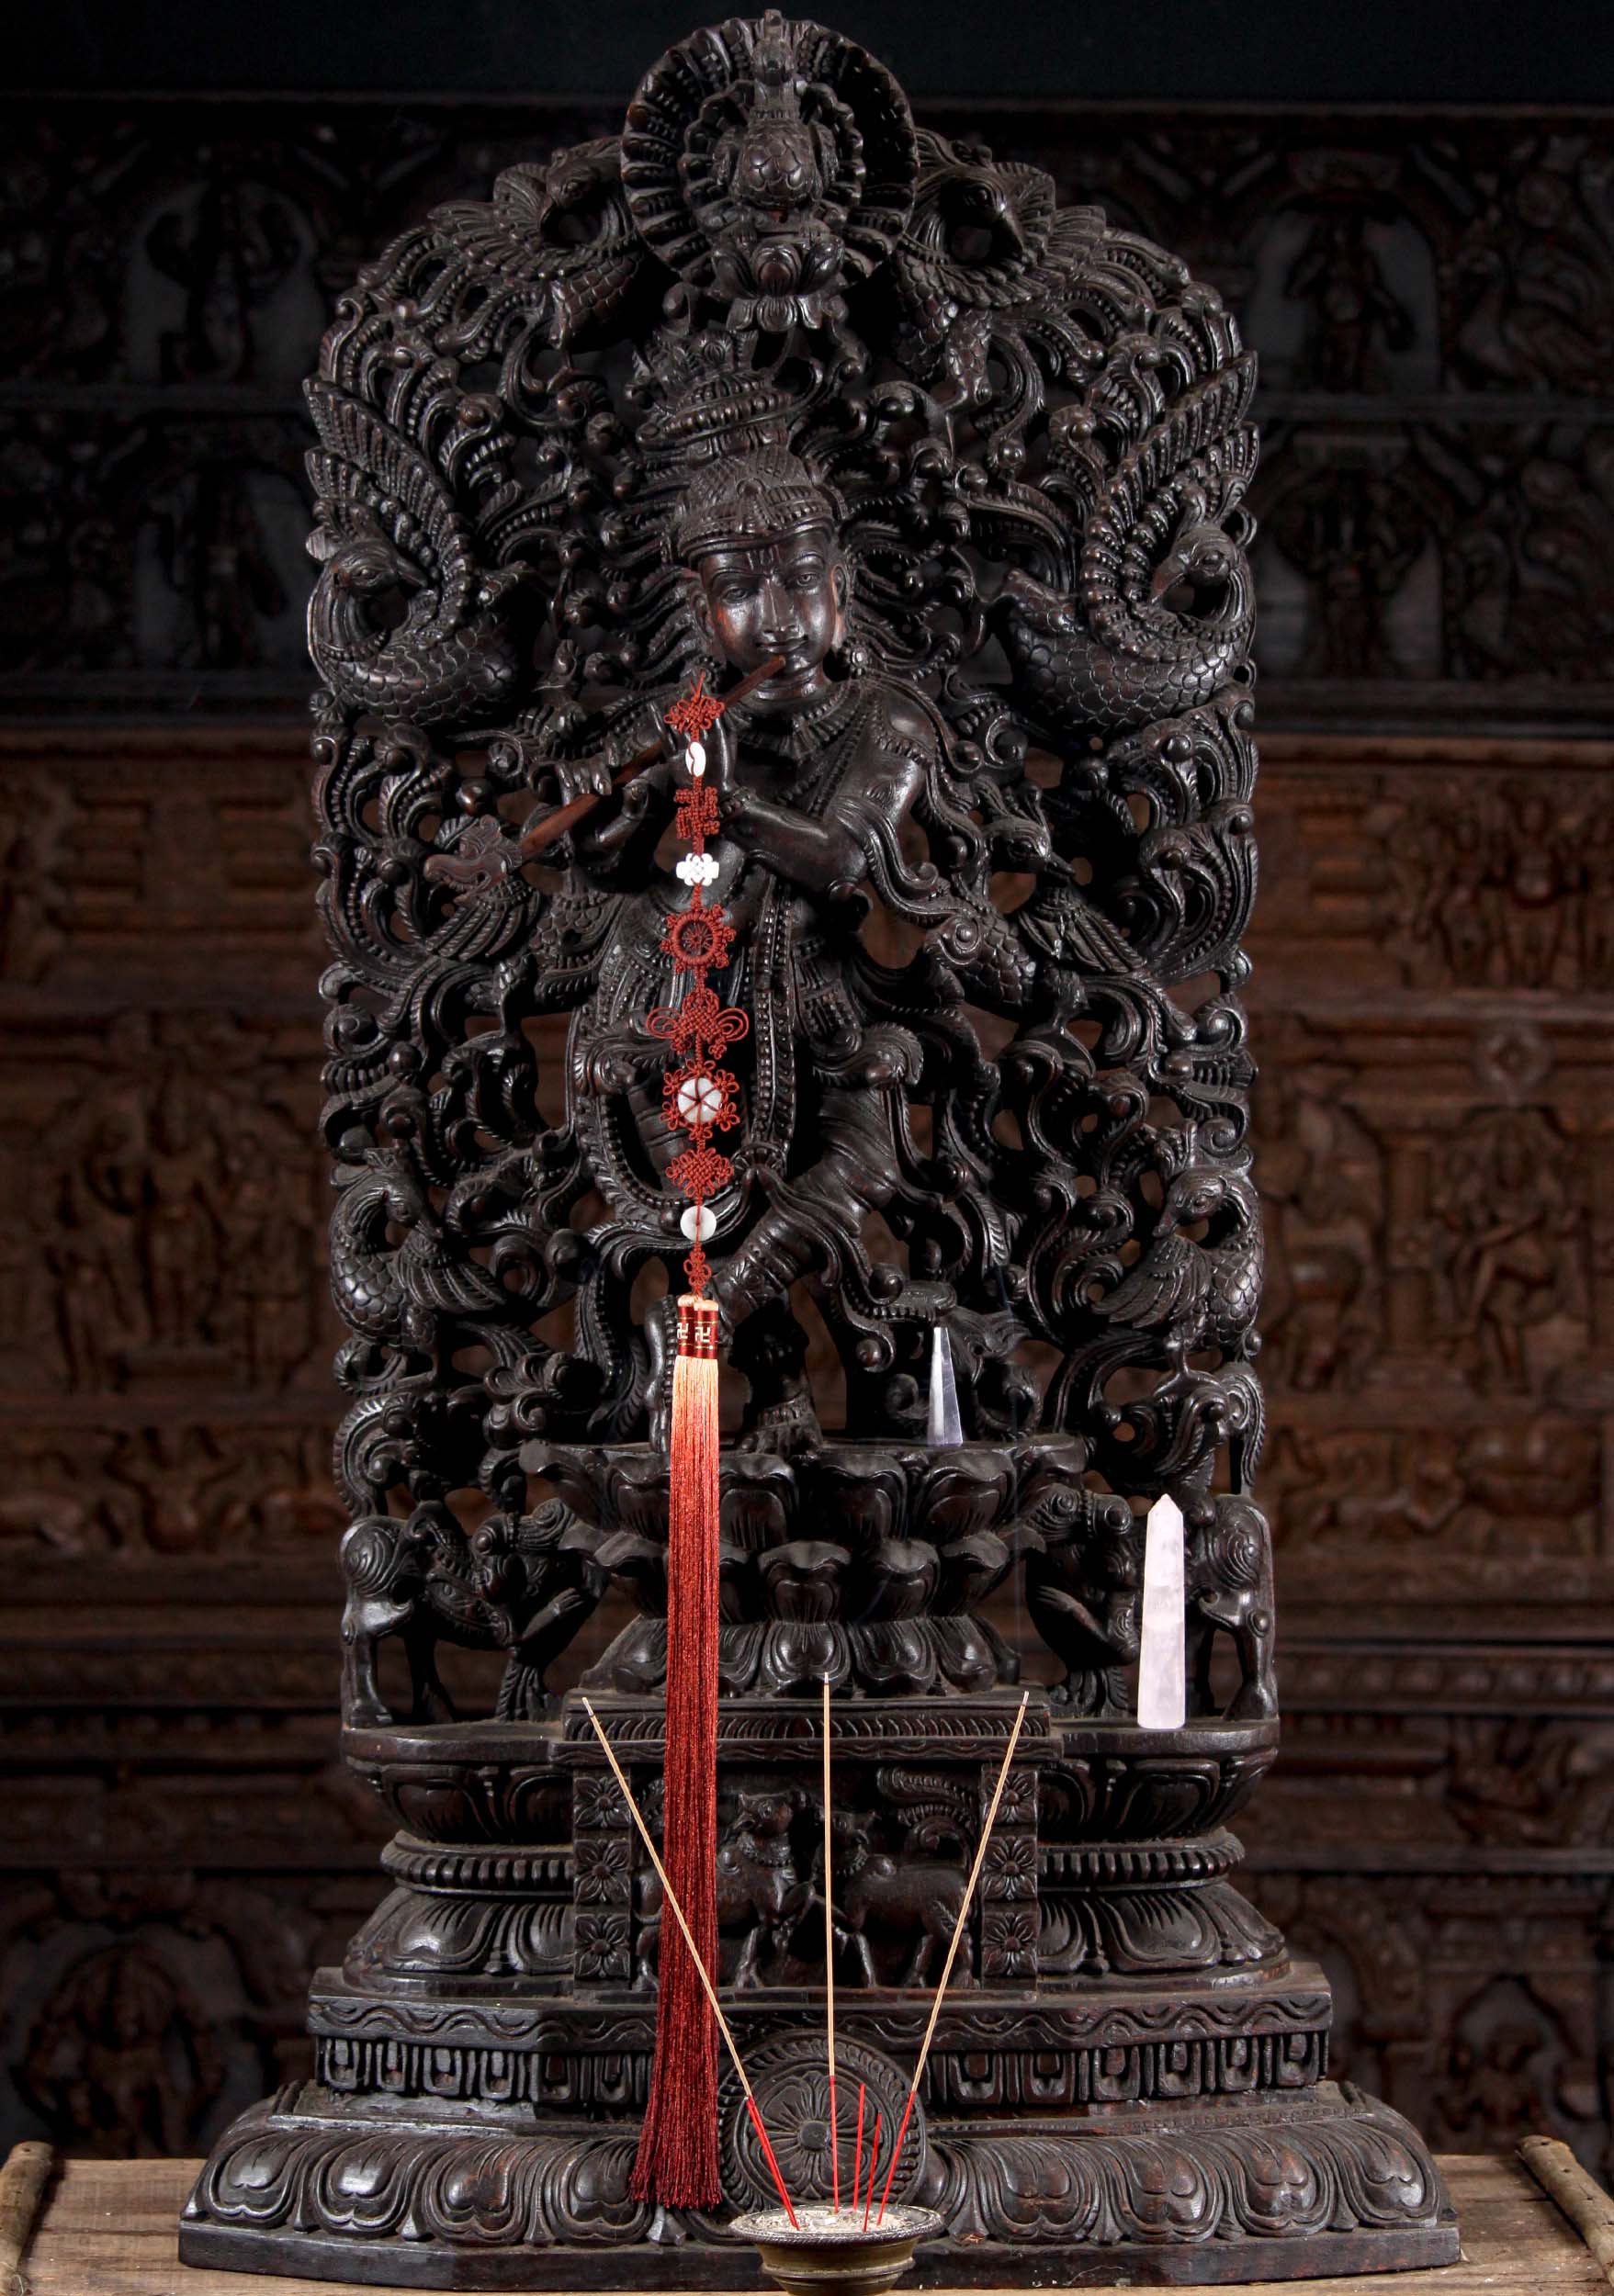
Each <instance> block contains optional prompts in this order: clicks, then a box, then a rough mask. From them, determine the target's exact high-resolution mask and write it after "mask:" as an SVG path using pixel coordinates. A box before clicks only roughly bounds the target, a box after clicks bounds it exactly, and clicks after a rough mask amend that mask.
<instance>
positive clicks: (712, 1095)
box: [678, 1075, 723, 1124]
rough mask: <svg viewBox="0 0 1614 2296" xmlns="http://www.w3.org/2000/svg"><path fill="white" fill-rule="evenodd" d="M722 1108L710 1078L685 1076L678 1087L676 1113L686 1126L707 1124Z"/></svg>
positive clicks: (715, 1087) (714, 1085) (720, 1095)
mask: <svg viewBox="0 0 1614 2296" xmlns="http://www.w3.org/2000/svg"><path fill="white" fill-rule="evenodd" d="M722 1106H723V1095H722V1093H721V1092H720V1091H719V1090H718V1088H717V1085H716V1084H715V1083H714V1082H713V1080H712V1078H711V1077H710V1076H701V1075H697V1076H686V1077H685V1078H684V1080H683V1083H682V1084H681V1085H680V1086H679V1087H678V1113H679V1115H680V1116H682V1117H683V1120H684V1122H685V1123H686V1124H709V1123H710V1122H711V1120H712V1119H713V1118H714V1117H715V1116H716V1115H717V1111H718V1110H719V1109H721V1107H722Z"/></svg>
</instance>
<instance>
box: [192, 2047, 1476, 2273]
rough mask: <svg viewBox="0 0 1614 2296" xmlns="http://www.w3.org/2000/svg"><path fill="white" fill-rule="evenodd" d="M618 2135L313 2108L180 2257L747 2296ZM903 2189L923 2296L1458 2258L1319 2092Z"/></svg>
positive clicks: (268, 2121)
mask: <svg viewBox="0 0 1614 2296" xmlns="http://www.w3.org/2000/svg"><path fill="white" fill-rule="evenodd" d="M779 2046H780V2050H781V2054H780V2056H779V2060H778V2062H777V2064H776V2065H773V2066H766V2067H764V2068H763V2079H764V2080H768V2078H769V2075H770V2074H772V2075H773V2079H772V2080H771V2081H770V2082H769V2086H770V2088H771V2090H772V2097H771V2102H772V2107H773V2110H771V2111H770V2114H769V2117H770V2119H771V2121H772V2122H773V2130H774V2133H775V2135H776V2136H777V2137H778V2139H779V2140H780V2143H779V2149H780V2153H781V2155H782V2157H783V2160H784V2167H785V2173H786V2176H787V2178H789V2179H790V2180H791V2181H792V2183H793V2184H794V2186H795V2189H796V2192H797V2193H798V2194H805V2193H806V2192H807V2191H808V2190H812V2189H817V2187H816V2183H814V2182H809V2178H811V2177H812V2175H813V2168H814V2163H815V2159H816V2158H817V2157H818V2155H821V2151H822V2137H823V2133H822V2131H821V2130H819V2129H817V2128H816V2126H815V2124H814V2122H813V2121H812V2119H811V2117H810V2113H809V2114H803V2113H802V2112H801V2110H800V2108H801V2105H802V2104H803V2103H805V2102H807V2092H806V2090H805V2088H803V2086H802V2083H801V2075H802V2070H803V2064H804V2061H803V2060H801V2059H799V2057H798V2056H797V2055H796V2044H795V2043H792V2042H782V2043H780V2044H779ZM785 2052H788V2053H789V2054H788V2055H787V2054H784V2053H785ZM871 2054H872V2053H871ZM759 2086H761V2084H759ZM793 2096H795V2097H796V2099H797V2100H798V2111H797V2117H796V2119H795V2120H791V2119H789V2118H787V2115H786V2106H787V2104H788V2101H789V2099H791V2098H792V2097H793ZM721 2112H722V2122H723V2137H722V2159H723V2181H724V2189H725V2193H726V2195H727V2196H728V2200H731V2201H732V2200H739V2203H740V2205H742V2206H745V2205H750V2204H751V2203H753V2202H754V2200H756V2199H757V2197H759V2185H760V2163H759V2162H758V2161H756V2160H755V2159H754V2158H752V2157H751V2148H750V2145H749V2143H748V2141H747V2140H748V2133H749V2124H748V2123H747V2122H746V2121H745V2118H744V2115H743V2113H742V2112H741V2111H740V2110H739V2099H738V2098H737V2097H730V2098H726V2099H725V2100H724V2105H723V2107H722V2108H721ZM636 2135H637V2128H636V2127H635V2126H634V2125H633V2124H632V2123H629V2122H619V2123H617V2124H616V2125H615V2126H612V2125H611V2124H610V2123H608V2122H598V2121H596V2122H593V2123H592V2124H591V2123H587V2122H582V2121H581V2119H577V2120H573V2121H572V2122H570V2125H568V2124H567V2123H566V2122H560V2121H558V2120H557V2121H550V2120H547V2119H546V2120H544V2121H541V2122H538V2123H537V2124H536V2125H535V2124H534V2123H533V2122H531V2121H530V2120H528V2121H527V2122H526V2125H525V2127H523V2126H522V2125H520V2122H519V2120H518V2119H517V2118H516V2117H514V2116H512V2117H511V2118H510V2119H508V2120H506V2121H505V2122H503V2123H502V2125H500V2124H498V2123H496V2122H493V2121H492V2120H491V2117H490V2116H487V2115H486V2114H484V2115H482V2116H480V2118H479V2119H477V2120H475V2121H473V2120H471V2119H469V2118H468V2117H467V2116H466V2114H465V2111H464V2109H463V2108H460V2109H459V2110H458V2111H456V2109H454V2108H452V2107H446V2108H444V2109H443V2110H442V2113H441V2116H440V2117H439V2116H436V2115H430V2114H428V2113H426V2112H425V2111H423V2110H422V2108H421V2106H420V2105H419V2104H418V2103H417V2104H416V2105H414V2106H413V2107H412V2108H410V2109H405V2110H400V2109H398V2108H397V2107H396V2106H394V2107H392V2108H391V2109H389V2107H388V2106H387V2105H386V2104H385V2103H384V2102H382V2101H381V2100H378V2099H369V2100H365V2101H364V2102H363V2103H358V2104H356V2103H354V2102H351V2101H346V2100H343V2099H337V2098H334V2097H333V2096H332V2095H331V2094H330V2093H329V2092H328V2091H326V2090H323V2089H321V2088H318V2087H317V2086H316V2085H314V2084H309V2085H308V2086H307V2087H305V2088H294V2089H292V2090H288V2091H287V2092H285V2093H284V2094H283V2095H282V2096H281V2097H280V2098H279V2099H277V2100H276V2101H275V2103H274V2104H272V2105H268V2106H257V2107H254V2109H253V2110H251V2111H250V2112H247V2113H245V2114H243V2117H242V2119H241V2120H240V2121H238V2122H236V2123H235V2126H234V2127H233V2128H232V2129H231V2131H230V2132H229V2133H227V2135H226V2136H225V2137H224V2139H223V2140H222V2142H221V2143H220V2145H219V2146H218V2148H217V2149H216V2150H215V2152H214V2155H213V2156H212V2158H211V2160H210V2161H209V2163H208V2166H207V2167H206V2168H205V2169H204V2170H203V2172H202V2175H201V2177H200V2178H199V2179H198V2184H197V2188H196V2190H195V2191H194V2192H193V2194H192V2195H191V2198H190V2200H189V2201H188V2203H187V2204H186V2213H185V2218H184V2222H183V2223H182V2226H181V2231H180V2255H181V2257H183V2258H184V2259H185V2261H186V2262H187V2263H194V2264H205V2265H211V2266H214V2267H219V2268H224V2269H227V2270H240V2271H257V2272H264V2271H271V2272H272V2271H280V2272H298V2273H302V2274H304V2275H307V2276H310V2277H312V2278H315V2279H346V2280H366V2279H375V2280H378V2281H383V2282H386V2283H387V2284H389V2285H393V2286H398V2285H401V2286H404V2287H408V2288H444V2289H468V2290H469V2289H504V2290H514V2289H541V2288H554V2289H558V2290H559V2289H604V2288H613V2289H638V2288H663V2287H665V2286H666V2285H667V2284H668V2281H669V2280H670V2279H676V2280H678V2281H679V2282H680V2283H681V2284H684V2285H689V2286H695V2287H709V2288H742V2287H752V2286H754V2285H755V2283H756V2279H757V2271H758V2267H757V2261H756V2257H755V2255H754V2252H753V2251H752V2250H751V2248H750V2247H748V2246H745V2245H741V2244H739V2243H736V2242H733V2241H731V2240H728V2239H726V2238H725V2236H724V2227H723V2225H722V2223H720V2222H719V2221H718V2220H717V2219H716V2218H712V2217H706V2216H702V2215H689V2216H684V2217H682V2218H677V2217H673V2216H671V2215H669V2214H667V2213H664V2212H658V2211H654V2210H652V2209H651V2208H649V2207H648V2206H640V2205H638V2204H637V2203H635V2202H634V2201H632V2200H629V2199H628V2197H627V2190H626V2187H627V2172H628V2166H629V2163H630V2161H631V2158H632V2154H633V2144H634V2139H635V2137H636ZM900 2167H901V2171H902V2173H901V2176H900V2179H899V2185H898V2197H901V2198H904V2199H908V2200H919V2201H921V2202H922V2203H924V2204H925V2205H927V2206H930V2207H932V2208H934V2209H936V2210H937V2211H938V2212H940V2213H941V2214H942V2217H943V2219H944V2220H945V2222H946V2223H947V2224H948V2227H949V2236H948V2237H947V2238H945V2239H944V2240H942V2241H939V2242H937V2243H936V2244H935V2245H931V2246H929V2247H927V2248H925V2249H924V2250H922V2251H921V2253H920V2259H919V2264H918V2268H917V2270H916V2273H915V2276H914V2284H915V2285H918V2286H923V2287H931V2288H946V2287H952V2288H957V2287H973V2288H991V2287H996V2288H1003V2287H1021V2288H1039V2287H1040V2288H1077V2287H1082V2286H1084V2285H1085V2286H1090V2285H1092V2284H1093V2283H1095V2282H1099V2281H1106V2280H1107V2281H1110V2282H1111V2283H1113V2282H1114V2280H1115V2279H1116V2278H1117V2277H1118V2276H1120V2277H1125V2278H1130V2279H1133V2280H1134V2281H1139V2282H1144V2283H1153V2284H1156V2285H1162V2286H1171V2285H1190V2286H1191V2285H1195V2284H1198V2285H1205V2284H1216V2285H1225V2284H1228V2283H1230V2282H1236V2281H1239V2280H1252V2279H1253V2280H1270V2279H1315V2278H1318V2277H1320V2276H1322V2275H1325V2274H1330V2273H1340V2272H1357V2273H1360V2272H1372V2271H1399V2270H1406V2269H1409V2268H1413V2267H1416V2266H1430V2265H1437V2264H1442V2263H1449V2262H1451V2261H1453V2260H1454V2259H1455V2257H1456V2256H1457V2228H1456V2223H1455V2221H1454V2219H1453V2216H1452V2213H1451V2209H1450V2202H1449V2200H1448V2199H1447V2196H1446V2192H1445V2189H1444V2187H1443V2185H1442V2183H1441V2180H1440V2177H1439V2171H1438V2170H1437V2169H1436V2167H1435V2165H1434V2162H1433V2160H1432V2159H1431V2158H1430V2156H1429V2155H1428V2152H1427V2151H1426V2149H1425V2147H1424V2145H1423V2143H1422V2140H1421V2139H1420V2138H1419V2137H1418V2136H1417V2135H1416V2132H1415V2131H1414V2130H1413V2129H1411V2128H1410V2127H1409V2125H1408V2124H1407V2123H1406V2122H1405V2121H1403V2120H1402V2119H1401V2118H1400V2116H1399V2115H1398V2114H1396V2113H1394V2112H1393V2111H1391V2110H1390V2109H1389V2108H1388V2107H1387V2106H1385V2105H1383V2104H1380V2103H1379V2102H1378V2101H1377V2100H1376V2099H1372V2098H1370V2097H1366V2096H1363V2095H1362V2094H1361V2093H1360V2091H1358V2090H1355V2089H1351V2088H1339V2087H1337V2086H1336V2085H1335V2084H1334V2083H1332V2082H1323V2083H1320V2084H1319V2085H1318V2086H1317V2087H1316V2088H1314V2089H1312V2090H1310V2091H1309V2092H1307V2093H1306V2094H1305V2095H1304V2096H1300V2097H1268V2098H1263V2099H1249V2100H1246V2101H1244V2102H1242V2103H1240V2104H1238V2105H1236V2106H1235V2105H1232V2104H1227V2103H1223V2104H1215V2105H1196V2106H1191V2107H1185V2108H1181V2109H1179V2110H1168V2109H1162V2108H1161V2107H1160V2106H1158V2105H1156V2106H1153V2107H1147V2108H1134V2109H1122V2110H1107V2111H1102V2112H1093V2113H1089V2114H1083V2115H1078V2114H1066V2115H1052V2114H1047V2115H1036V2116H1016V2117H1015V2118H1014V2119H1013V2120H1011V2121H966V2122H956V2121H933V2122H930V2123H929V2125H928V2127H917V2130H916V2141H915V2142H914V2143H913V2144H911V2145H910V2147H909V2149H908V2150H907V2151H906V2152H905V2155H904V2158H903V2161H902V2163H901V2164H900ZM652 2235H654V2236H652Z"/></svg>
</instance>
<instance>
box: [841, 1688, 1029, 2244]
mask: <svg viewBox="0 0 1614 2296" xmlns="http://www.w3.org/2000/svg"><path fill="white" fill-rule="evenodd" d="M1030 1703H1031V1692H1030V1691H1029V1690H1025V1691H1021V1697H1020V1712H1019V1713H1018V1714H1017V1715H1016V1716H1015V1717H1014V1728H1012V1729H1011V1730H1010V1733H1009V1743H1008V1745H1007V1746H1006V1747H1005V1748H1004V1749H1003V1767H1002V1768H1001V1770H999V1773H998V1783H997V1784H996V1785H995V1786H994V1787H993V1788H992V1800H991V1804H990V1806H989V1807H988V1811H987V1822H986V1824H985V1825H984V1826H983V1827H982V1828H981V1839H980V1841H979V1844H978V1845H977V1847H976V1862H975V1863H974V1864H973V1865H972V1866H971V1867H970V1869H969V1880H968V1881H967V1882H966V1883H965V1891H964V1903H963V1904H962V1905H961V1906H960V1907H959V1908H958V1919H957V1920H956V1921H955V1922H954V1925H953V1935H952V1937H951V1938H950V1939H949V1941H948V1944H947V1958H946V1960H945V1961H944V1962H943V1963H942V1975H941V1976H940V1977H939V1978H938V1979H937V1981H936V1997H935V1998H934V2000H933V2001H932V2002H931V2021H930V2023H929V2024H928V2025H927V2026H926V2027H925V2037H924V2039H923V2041H922V2042H921V2043H920V2061H919V2063H918V2064H917V2065H915V2067H914V2070H913V2078H912V2080H911V2081H910V2082H909V2085H908V2102H907V2103H906V2104H905V2105H904V2106H903V2108H902V2122H901V2125H900V2127H899V2128H898V2129H897V2142H896V2144H894V2145H893V2146H892V2148H891V2165H890V2167H888V2168H887V2169H886V2189H885V2190H884V2191H883V2192H882V2193H881V2195H880V2213H879V2215H878V2216H876V2217H875V2223H876V2224H878V2223H881V2222H882V2221H883V2220H884V2218H885V2214H886V2201H887V2200H889V2199H890V2197H891V2179H892V2178H893V2177H894V2176H895V2175H896V2174H897V2162H898V2161H899V2160H900V2159H901V2157H902V2140H903V2138H904V2137H905V2136H906V2135H907V2134H908V2120H909V2114H910V2113H911V2112H912V2110H913V2100H914V2099H915V2098H916V2097H917V2096H918V2095H919V2087H920V2081H921V2080H923V2078H924V2075H925V2059H926V2058H927V2057H928V2056H929V2055H930V2054H931V2042H932V2041H934V2039H935V2038H936V2020H937V2018H938V2017H940V2016H941V2014H942V1995H943V1994H944V1993H945V1992H946V1990H947V1980H948V1978H949V1977H950V1976H951V1975H953V1964H954V1958H955V1957H956V1955H957V1953H958V1941H959V1940H960V1938H962V1937H963V1935H964V1923H965V1915H966V1914H967V1913H968V1912H969V1908H970V1900H971V1898H972V1897H973V1896H975V1894H976V1883H977V1882H978V1881H979V1880H980V1878H981V1867H982V1866H983V1865H984V1864H985V1863H986V1858H987V1844H988V1841H990V1840H991V1839H992V1829H993V1827H994V1826H995V1825H996V1824H997V1822H998V1806H999V1803H1000V1802H1001V1801H1002V1799H1003V1789H1004V1787H1005V1786H1006V1785H1007V1784H1009V1765H1010V1762H1011V1761H1013V1760H1014V1750H1015V1748H1016V1746H1018V1745H1019V1743H1020V1733H1021V1726H1022V1724H1023V1723H1024V1721H1025V1710H1026V1707H1027V1706H1028V1705H1030ZM878 2125H879V2123H878V2122H877V2121H876V2122H875V2126H876V2127H878ZM870 2189H871V2190H872V2189H873V2179H872V2178H871V2179H870Z"/></svg>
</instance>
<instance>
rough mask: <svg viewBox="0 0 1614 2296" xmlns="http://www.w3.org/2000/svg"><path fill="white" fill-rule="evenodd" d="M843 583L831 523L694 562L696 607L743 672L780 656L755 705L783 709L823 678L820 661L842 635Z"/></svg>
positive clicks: (820, 688)
mask: <svg viewBox="0 0 1614 2296" xmlns="http://www.w3.org/2000/svg"><path fill="white" fill-rule="evenodd" d="M847 588H848V585H847V575H846V561H845V559H844V558H843V557H841V552H840V550H839V548H838V547H837V546H836V542H835V537H834V535H833V534H832V533H831V532H830V529H829V527H827V526H801V527H797V528H796V530H795V531H794V532H792V533H789V534H784V535H773V536H770V537H768V538H766V539H762V540H758V541H755V542H752V541H745V542H739V541H736V542H735V543H734V544H733V545H732V546H729V545H721V546H718V547H717V549H715V550H708V551H706V552H705V553H704V554H703V556H702V557H701V558H700V560H699V562H698V564H697V566H696V568H695V573H694V609H695V613H696V614H697V616H698V617H699V620H700V624H701V627H702V629H703V630H704V631H705V635H706V636H707V637H709V638H710V639H711V640H712V641H713V643H714V644H715V645H716V647H717V651H718V652H719V653H720V654H721V655H722V657H723V658H724V660H725V661H726V662H728V665H729V667H730V668H731V669H733V670H738V671H739V672H740V674H741V675H742V676H743V675H744V674H746V673H747V672H748V671H750V670H757V669H760V668H761V666H762V663H763V662H765V661H766V660H767V659H768V658H769V657H770V655H773V654H779V655H783V657H784V669H783V670H780V672H779V673H778V675H777V676H776V677H773V678H770V679H769V681H768V682H767V683H766V685H763V686H760V687H759V688H758V689H757V692H756V694H755V696H754V703H755V706H757V707H758V708H761V709H788V708H790V707H792V706H793V705H794V704H796V703H801V702H805V701H809V700H811V699H812V698H813V697H814V696H815V695H817V694H819V693H821V692H824V690H825V689H826V687H827V686H828V684H829V677H828V673H827V671H826V670H825V667H824V665H825V662H826V660H827V659H828V658H829V656H830V653H831V652H832V650H833V649H834V648H835V647H837V646H839V645H840V643H841V639H842V638H843V637H844V636H845V635H846V600H847Z"/></svg>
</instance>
